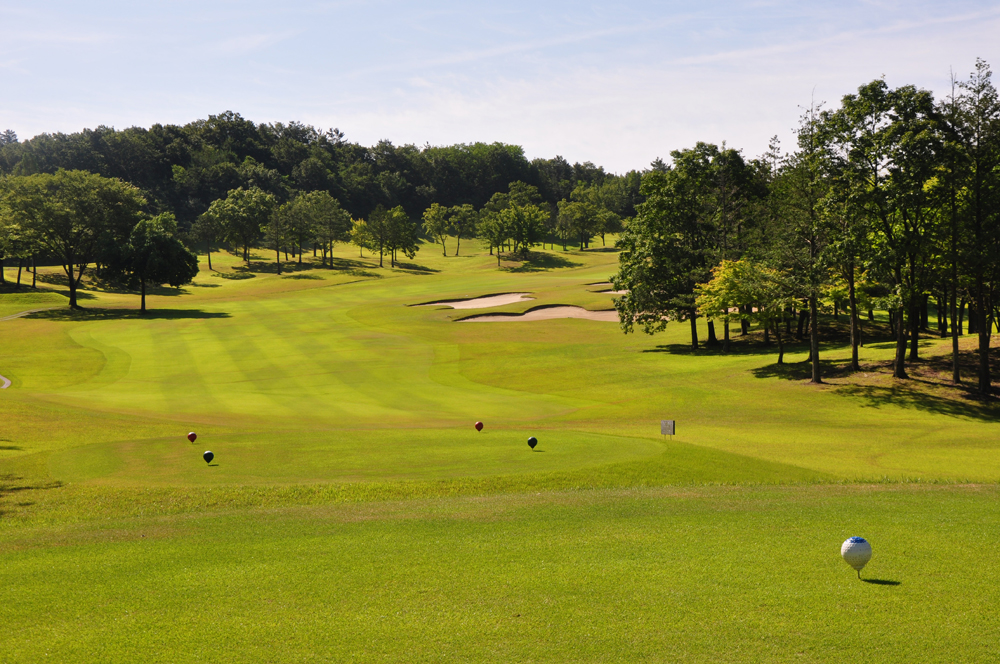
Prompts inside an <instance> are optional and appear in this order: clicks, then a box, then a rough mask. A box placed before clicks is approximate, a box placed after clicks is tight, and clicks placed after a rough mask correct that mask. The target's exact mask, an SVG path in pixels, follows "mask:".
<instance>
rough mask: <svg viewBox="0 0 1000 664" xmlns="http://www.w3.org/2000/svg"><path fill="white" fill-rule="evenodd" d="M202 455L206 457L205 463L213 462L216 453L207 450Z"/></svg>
mask: <svg viewBox="0 0 1000 664" xmlns="http://www.w3.org/2000/svg"><path fill="white" fill-rule="evenodd" d="M201 456H202V457H203V458H204V459H205V463H212V459H214V458H215V455H214V454H212V453H211V452H205V453H204V454H202V455H201Z"/></svg>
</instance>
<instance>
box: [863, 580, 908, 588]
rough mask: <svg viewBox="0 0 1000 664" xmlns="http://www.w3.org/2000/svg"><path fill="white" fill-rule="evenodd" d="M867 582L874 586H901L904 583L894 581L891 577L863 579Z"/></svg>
mask: <svg viewBox="0 0 1000 664" xmlns="http://www.w3.org/2000/svg"><path fill="white" fill-rule="evenodd" d="M861 580H862V581H864V582H865V583H870V584H872V585H873V586H899V585H902V584H903V582H902V581H893V580H891V579H861Z"/></svg>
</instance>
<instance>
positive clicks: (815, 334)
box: [809, 291, 823, 383]
mask: <svg viewBox="0 0 1000 664" xmlns="http://www.w3.org/2000/svg"><path fill="white" fill-rule="evenodd" d="M816 300H817V298H816V292H815V291H813V293H812V294H810V296H809V323H810V324H809V355H810V356H811V359H812V380H811V381H809V382H811V383H822V382H823V378H822V376H820V375H819V325H818V324H817V323H818V322H819V319H818V317H817V314H818V311H817V309H818V306H817V301H816Z"/></svg>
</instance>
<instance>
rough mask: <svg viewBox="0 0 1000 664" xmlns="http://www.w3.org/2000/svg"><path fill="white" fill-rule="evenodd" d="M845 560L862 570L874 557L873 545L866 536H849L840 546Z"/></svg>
mask: <svg viewBox="0 0 1000 664" xmlns="http://www.w3.org/2000/svg"><path fill="white" fill-rule="evenodd" d="M840 555H841V556H843V557H844V561H845V562H846V563H847V564H848V565H850V566H851V567H853V568H854V569H856V570H857V571H858V572H860V571H861V570H862V569H863V568H864V566H865V565H867V564H868V561H869V560H871V559H872V545H871V544H869V543H868V540H866V539H865V538H864V537H849V538H848V539H847V540H846V541H845V542H844V543H843V544H842V545H841V547H840Z"/></svg>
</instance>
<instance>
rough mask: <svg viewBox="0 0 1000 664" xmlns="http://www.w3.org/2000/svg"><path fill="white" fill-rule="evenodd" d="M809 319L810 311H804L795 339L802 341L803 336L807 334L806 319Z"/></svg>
mask: <svg viewBox="0 0 1000 664" xmlns="http://www.w3.org/2000/svg"><path fill="white" fill-rule="evenodd" d="M808 317H809V310H808V309H803V310H802V311H800V312H799V329H798V330H797V331H796V333H795V338H796V339H798V340H799V341H802V335H803V334H804V333H805V327H806V319H807V318H808Z"/></svg>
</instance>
